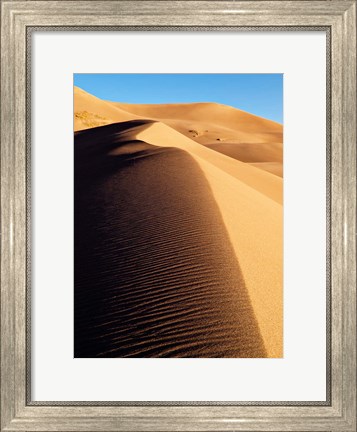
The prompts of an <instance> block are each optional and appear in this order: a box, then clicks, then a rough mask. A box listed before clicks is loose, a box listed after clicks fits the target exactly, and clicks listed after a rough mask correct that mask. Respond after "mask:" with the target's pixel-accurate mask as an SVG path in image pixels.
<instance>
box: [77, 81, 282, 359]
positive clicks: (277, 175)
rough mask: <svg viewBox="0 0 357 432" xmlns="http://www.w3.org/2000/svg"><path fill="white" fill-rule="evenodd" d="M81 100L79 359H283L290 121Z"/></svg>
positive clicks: (210, 108) (201, 107) (229, 111)
mask: <svg viewBox="0 0 357 432" xmlns="http://www.w3.org/2000/svg"><path fill="white" fill-rule="evenodd" d="M74 96H75V99H74V116H75V130H76V131H78V132H77V133H75V143H74V144H75V147H74V150H75V201H74V202H75V356H76V357H98V356H99V357H282V354H283V295H282V283H283V273H282V272H283V268H282V267H283V238H282V235H283V211H282V210H283V209H282V201H283V199H282V193H283V183H282V178H281V177H282V162H283V154H282V152H283V148H282V126H281V125H279V124H277V123H274V122H272V121H269V120H266V119H262V118H259V117H256V116H253V115H251V114H248V113H245V112H243V111H240V110H236V109H235V108H232V107H227V106H224V105H219V104H214V103H197V104H176V105H129V104H123V103H113V102H105V101H102V100H100V99H98V98H96V97H94V96H92V95H89V94H88V93H86V92H84V91H83V90H81V89H75V94H74ZM98 126H99V127H98Z"/></svg>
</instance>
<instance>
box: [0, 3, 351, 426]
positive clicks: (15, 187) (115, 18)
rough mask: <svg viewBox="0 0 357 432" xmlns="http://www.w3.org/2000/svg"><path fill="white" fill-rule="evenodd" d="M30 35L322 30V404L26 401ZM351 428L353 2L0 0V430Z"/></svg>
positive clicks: (28, 393) (28, 379)
mask: <svg viewBox="0 0 357 432" xmlns="http://www.w3.org/2000/svg"><path fill="white" fill-rule="evenodd" d="M39 30H41V31H47V30H49V31H68V30H71V31H76V30H80V31H88V32H89V31H93V30H96V31H98V30H100V31H113V30H116V31H120V30H126V31H128V30H129V31H130V30H133V31H134V30H135V31H144V30H145V31H158V30H159V31H162V32H165V31H166V32H167V31H197V30H200V31H227V32H229V31H242V30H244V31H283V32H284V31H285V32H286V31H311V30H314V31H322V32H325V33H326V40H327V47H326V48H327V50H326V51H327V57H326V70H327V77H326V78H327V79H326V82H327V89H326V90H327V100H326V107H327V131H326V133H327V140H326V141H327V156H328V157H327V179H326V184H327V188H326V191H327V192H326V193H327V198H328V199H327V201H328V208H327V225H328V229H327V252H326V257H327V258H326V259H327V268H328V274H327V282H328V283H327V313H326V316H327V334H326V340H327V355H326V362H327V363H326V364H327V368H326V370H327V373H326V387H327V395H326V400H325V401H320V402H311V401H304V402H274V401H270V402H239V401H237V402H229V403H228V402H227V403H225V402H202V403H201V402H190V401H182V402H146V401H142V402H120V403H119V402H118V403H117V402H63V403H61V402H51V401H48V402H35V401H32V400H31V367H30V366H31V265H30V260H31V164H30V160H31V73H30V71H31V34H33V32H36V31H39ZM163 35H164V33H163ZM355 430H356V1H355V0H353V1H349V0H348V1H345V0H331V1H320V0H307V1H285V0H282V1H279V0H278V1H262V0H256V1H220V0H213V1H190V0H188V1H187V0H180V1H176V0H175V1H166V0H164V1H161V0H157V1H136V0H135V1H117V0H104V1H96V0H93V1H67V0H63V1H48V0H40V1H33V0H29V1H16V0H15V1H1V431H4V432H5V431H6V432H7V431H9V432H10V431H74V432H77V431H78V432H79V431H88V432H89V431H326V432H342V431H345V432H354V431H355Z"/></svg>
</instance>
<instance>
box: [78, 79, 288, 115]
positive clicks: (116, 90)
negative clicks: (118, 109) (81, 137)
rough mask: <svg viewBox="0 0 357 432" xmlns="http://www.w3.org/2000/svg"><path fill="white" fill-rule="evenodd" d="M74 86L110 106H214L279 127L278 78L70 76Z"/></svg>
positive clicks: (280, 99)
mask: <svg viewBox="0 0 357 432" xmlns="http://www.w3.org/2000/svg"><path fill="white" fill-rule="evenodd" d="M74 85H76V86H78V87H80V88H82V89H83V90H85V91H87V92H88V93H91V94H93V95H95V96H97V97H99V98H101V99H105V100H109V101H113V102H127V103H142V104H150V103H151V104H156V103H180V102H217V103H221V104H225V105H230V106H234V107H236V108H239V109H242V110H244V111H248V112H250V113H252V114H256V115H258V116H261V117H265V118H268V119H270V120H274V121H276V122H278V123H283V75H282V74H74Z"/></svg>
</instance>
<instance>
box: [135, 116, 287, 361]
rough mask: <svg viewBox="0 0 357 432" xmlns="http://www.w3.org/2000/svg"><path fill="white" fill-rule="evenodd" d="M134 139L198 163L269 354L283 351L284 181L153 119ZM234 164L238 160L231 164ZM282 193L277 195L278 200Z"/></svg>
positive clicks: (278, 353) (276, 354)
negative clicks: (172, 149)
mask: <svg viewBox="0 0 357 432" xmlns="http://www.w3.org/2000/svg"><path fill="white" fill-rule="evenodd" d="M135 138H136V139H140V140H142V141H145V142H147V143H150V144H153V143H155V145H157V146H160V145H162V146H164V145H165V143H166V146H167V144H169V145H170V146H171V145H172V146H174V147H176V148H181V149H183V150H186V151H187V152H188V153H189V154H190V155H191V156H193V157H194V159H195V160H196V161H197V162H198V164H199V166H200V168H201V169H202V171H203V172H204V174H205V176H206V178H207V180H208V183H209V185H210V187H211V189H212V192H213V195H214V197H215V200H216V203H217V205H218V207H219V209H220V211H221V215H222V218H223V220H224V223H225V226H226V229H227V231H228V233H229V238H230V241H231V243H232V245H233V248H234V250H235V253H236V256H237V260H238V262H239V264H240V266H241V269H242V273H243V277H244V280H245V282H246V286H247V288H248V292H249V296H250V298H251V301H252V305H253V309H254V312H255V315H256V318H257V321H258V324H259V328H260V331H261V334H262V337H263V340H264V342H265V346H266V349H267V351H268V355H269V357H280V356H281V355H282V329H283V323H282V283H283V281H282V262H283V240H282V235H283V232H282V226H283V225H282V218H283V211H282V206H281V204H280V202H281V193H282V191H281V187H282V181H281V179H280V178H278V177H277V176H275V175H271V174H269V173H265V172H264V171H260V170H258V169H256V168H254V167H251V166H249V165H246V164H243V163H240V162H238V161H235V160H232V159H230V158H228V157H226V156H224V155H221V154H218V157H217V153H215V152H214V151H213V150H210V149H208V148H205V147H202V146H200V145H199V144H197V143H195V142H193V141H191V140H189V139H188V138H186V137H184V136H182V135H181V134H178V133H177V132H176V131H174V130H172V129H171V130H170V128H169V127H168V126H166V125H163V124H160V123H153V124H151V125H149V127H145V129H143V130H142V131H140V132H139V133H138V131H136V133H135ZM233 165H236V166H235V167H234V166H233ZM279 198H280V199H279Z"/></svg>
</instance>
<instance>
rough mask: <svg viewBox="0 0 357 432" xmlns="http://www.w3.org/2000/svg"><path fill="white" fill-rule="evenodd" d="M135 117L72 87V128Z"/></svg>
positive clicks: (93, 125) (78, 128)
mask: <svg viewBox="0 0 357 432" xmlns="http://www.w3.org/2000/svg"><path fill="white" fill-rule="evenodd" d="M135 118H137V116H136V115H134V114H130V113H128V112H125V111H123V110H121V109H120V108H117V107H115V106H114V105H113V104H111V103H108V102H105V101H103V100H101V99H98V98H97V97H95V96H93V95H91V94H89V93H87V92H85V91H84V90H82V89H80V88H78V87H74V130H75V131H78V130H82V129H88V128H92V127H97V126H102V125H105V124H109V123H116V122H123V121H127V120H133V119H135Z"/></svg>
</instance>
